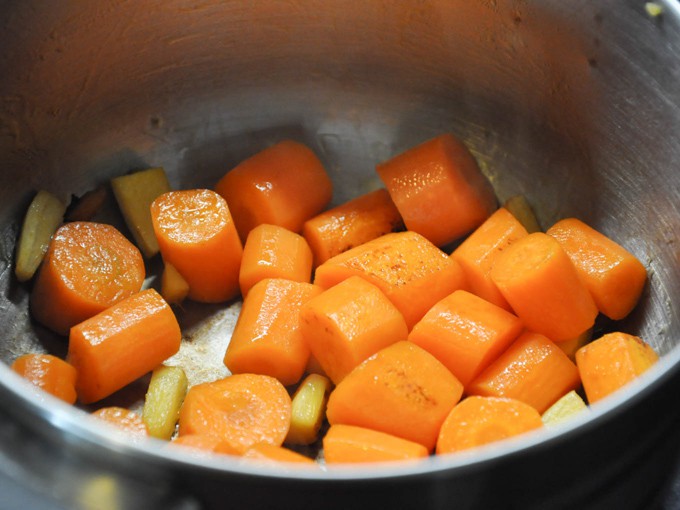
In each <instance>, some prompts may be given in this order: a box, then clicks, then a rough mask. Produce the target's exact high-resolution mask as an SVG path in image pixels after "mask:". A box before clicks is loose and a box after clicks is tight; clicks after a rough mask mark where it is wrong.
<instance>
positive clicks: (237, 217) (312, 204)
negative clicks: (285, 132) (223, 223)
mask: <svg viewBox="0 0 680 510" xmlns="http://www.w3.org/2000/svg"><path fill="white" fill-rule="evenodd" d="M215 191H217V192H218V193H219V194H220V195H222V196H223V197H224V198H225V199H226V201H227V203H228V204H229V207H230V208H231V211H232V214H233V215H234V221H235V223H236V228H237V230H238V233H239V235H240V236H241V240H243V241H244V242H245V240H246V238H247V237H248V232H250V231H251V230H252V229H253V228H255V227H256V226H257V225H260V224H262V223H268V224H271V225H279V226H281V227H285V228H287V229H288V230H291V231H293V232H300V231H301V230H302V225H303V224H304V222H305V221H307V220H308V219H310V218H312V217H313V216H315V215H317V214H319V213H320V212H321V211H323V210H324V208H325V207H326V206H327V205H328V203H329V202H330V200H331V197H332V194H333V185H332V183H331V180H330V178H329V177H328V174H327V173H326V170H325V168H324V166H323V164H322V163H321V161H320V160H319V158H318V157H317V156H316V154H314V152H313V151H312V150H311V149H310V148H309V147H307V146H306V145H304V144H302V143H299V142H295V141H292V140H284V141H282V142H279V143H277V144H276V145H273V146H272V147H269V148H267V149H264V150H263V151H261V152H259V153H257V154H255V155H254V156H251V157H250V158H248V159H246V160H245V161H242V162H241V163H239V164H238V165H237V166H236V167H235V168H233V169H232V170H230V171H229V172H227V173H226V174H225V175H224V177H222V179H220V181H219V182H218V183H217V184H216V185H215Z"/></svg>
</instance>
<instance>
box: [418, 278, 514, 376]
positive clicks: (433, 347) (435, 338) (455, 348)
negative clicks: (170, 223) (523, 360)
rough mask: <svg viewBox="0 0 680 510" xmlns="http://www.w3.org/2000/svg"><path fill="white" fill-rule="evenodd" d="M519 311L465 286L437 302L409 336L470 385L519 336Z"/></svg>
mask: <svg viewBox="0 0 680 510" xmlns="http://www.w3.org/2000/svg"><path fill="white" fill-rule="evenodd" d="M523 327H524V325H523V324H522V321H520V320H519V319H518V318H517V317H516V316H515V315H513V314H511V313H510V312H508V311H506V310H504V309H502V308H500V307H498V306H496V305H494V304H492V303H489V302H488V301H486V300H484V299H482V298H480V297H478V296H475V295H474V294H471V293H469V292H467V291H464V290H457V291H455V292H454V293H453V294H450V295H449V296H447V297H445V298H444V299H442V300H441V301H440V302H439V303H437V304H436V305H434V306H433V307H432V308H431V309H430V311H428V312H427V313H426V314H425V316H424V317H423V318H422V319H421V320H420V322H418V323H417V324H416V325H415V326H414V327H413V329H412V330H411V333H410V334H409V336H408V339H409V340H410V341H411V342H413V343H415V344H417V345H419V346H420V347H422V348H423V349H425V350H426V351H428V352H429V353H430V354H432V355H433V356H434V357H435V358H437V359H438V360H439V361H441V362H442V363H443V364H444V366H446V368H448V369H449V370H450V371H451V373H452V374H453V375H455V376H456V378H457V379H458V380H459V381H460V382H461V383H462V384H463V386H467V385H468V384H469V383H470V381H472V379H474V378H475V377H476V376H477V375H479V373H480V372H481V371H482V370H484V369H485V368H486V367H488V366H489V365H490V364H491V362H492V361H494V360H495V359H496V358H497V357H498V356H499V355H500V354H501V353H502V352H503V351H504V350H505V349H506V348H507V347H508V346H509V345H510V344H511V343H512V342H513V340H515V338H517V336H519V334H520V333H521V331H522V329H523Z"/></svg>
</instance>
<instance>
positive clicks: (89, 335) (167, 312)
mask: <svg viewBox="0 0 680 510" xmlns="http://www.w3.org/2000/svg"><path fill="white" fill-rule="evenodd" d="M181 339H182V334H181V332H180V329H179V324H178V323H177V319H176V318H175V314H174V313H173V312H172V309H171V308H170V306H169V305H168V304H167V303H166V302H165V300H164V299H163V298H162V297H161V296H160V294H158V292H156V291H155V290H153V289H148V290H143V291H141V292H139V293H137V294H134V295H132V296H130V297H129V298H126V299H124V300H123V301H120V302H119V303H116V304H115V305H113V306H111V307H110V308H107V309H106V310H104V311H103V312H101V313H99V314H97V315H95V316H94V317H91V318H90V319H87V320H85V321H83V322H81V323H80V324H77V325H76V326H74V327H73V328H71V333H70V335H69V345H68V356H67V361H68V362H69V363H71V364H72V365H73V366H74V367H75V369H76V371H77V372H78V380H77V382H76V390H77V392H78V398H79V399H80V401H81V402H82V403H84V404H88V403H91V402H96V401H97V400H100V399H102V398H104V397H107V396H109V395H111V394H112V393H114V392H115V391H117V390H119V389H121V388H122V387H124V386H125V385H127V384H129V383H131V382H132V381H134V380H135V379H137V378H139V377H141V376H143V375H144V374H146V373H147V372H150V371H152V370H153V369H154V368H156V367H157V366H158V365H160V364H161V363H162V362H163V361H165V359H167V358H168V357H170V356H172V355H173V354H175V353H176V352H177V351H178V350H179V345H180V341H181Z"/></svg>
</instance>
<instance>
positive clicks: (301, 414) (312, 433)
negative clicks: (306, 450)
mask: <svg viewBox="0 0 680 510" xmlns="http://www.w3.org/2000/svg"><path fill="white" fill-rule="evenodd" d="M330 388H331V382H330V380H329V379H328V378H327V377H324V376H323V375H319V374H310V375H308V376H307V377H306V378H305V380H304V381H302V384H300V386H299V387H298V389H297V391H296V392H295V394H294V395H293V405H292V410H291V420H290V429H289V431H288V436H287V437H286V443H289V444H312V443H313V442H314V441H316V440H317V437H318V434H319V429H320V428H321V423H322V422H323V418H324V416H325V415H326V401H327V400H328V393H329V392H330Z"/></svg>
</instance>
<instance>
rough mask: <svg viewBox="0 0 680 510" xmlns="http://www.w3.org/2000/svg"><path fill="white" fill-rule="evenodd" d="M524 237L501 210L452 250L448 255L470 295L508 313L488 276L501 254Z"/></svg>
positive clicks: (504, 302)
mask: <svg viewBox="0 0 680 510" xmlns="http://www.w3.org/2000/svg"><path fill="white" fill-rule="evenodd" d="M526 235H527V231H526V229H525V228H524V227H523V226H522V224H521V223H520V222H519V221H518V220H517V219H516V218H515V216H513V215H512V214H510V212H508V210H507V209H505V208H502V207H501V208H500V209H498V210H497V211H496V212H494V213H493V214H492V215H491V216H489V218H488V219H487V220H486V221H485V222H484V223H482V224H481V225H480V226H479V227H478V228H477V229H475V231H474V232H472V234H470V235H469V236H468V238H467V239H465V241H463V242H462V243H461V244H460V246H458V248H456V249H455V250H454V252H453V253H452V254H451V256H452V257H453V258H454V259H456V261H457V262H458V263H459V264H460V267H461V268H462V269H463V272H464V273H465V277H466V278H467V281H468V284H469V286H470V291H471V292H472V293H473V294H477V295H478V296H479V297H481V298H484V299H486V300H487V301H489V302H490V303H493V304H495V305H498V306H500V307H502V308H505V309H506V310H511V307H510V305H509V304H508V302H507V301H506V299H505V298H504V297H503V294H501V292H500V291H499V290H498V287H497V286H496V284H495V283H494V282H493V280H492V279H491V276H490V274H489V273H490V272H491V268H493V266H494V264H495V262H496V260H497V259H498V257H499V256H500V255H501V254H502V253H503V251H504V250H506V249H507V248H508V246H510V245H511V244H513V243H514V242H515V241H517V240H518V239H521V238H523V237H526Z"/></svg>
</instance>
